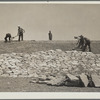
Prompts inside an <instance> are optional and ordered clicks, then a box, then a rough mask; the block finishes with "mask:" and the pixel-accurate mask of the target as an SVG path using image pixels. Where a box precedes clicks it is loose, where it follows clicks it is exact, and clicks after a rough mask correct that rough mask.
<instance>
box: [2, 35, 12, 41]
mask: <svg viewBox="0 0 100 100" xmlns="http://www.w3.org/2000/svg"><path fill="white" fill-rule="evenodd" d="M4 39H5V42H8V41H9V42H10V41H11V34H10V33H7V34H6V36H5V38H4Z"/></svg>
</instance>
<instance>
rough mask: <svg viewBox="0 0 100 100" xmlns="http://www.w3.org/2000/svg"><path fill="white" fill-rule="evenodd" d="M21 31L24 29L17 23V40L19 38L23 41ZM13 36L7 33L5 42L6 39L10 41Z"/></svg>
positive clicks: (23, 31)
mask: <svg viewBox="0 0 100 100" xmlns="http://www.w3.org/2000/svg"><path fill="white" fill-rule="evenodd" d="M23 33H25V30H24V29H23V28H21V27H20V26H19V25H18V33H17V36H18V41H20V40H22V41H23ZM15 37H16V36H15ZM15 37H12V36H11V34H10V33H7V34H6V36H5V38H4V39H5V42H7V41H8V40H7V39H9V41H11V39H14V38H15Z"/></svg>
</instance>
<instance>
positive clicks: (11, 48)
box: [0, 41, 100, 92]
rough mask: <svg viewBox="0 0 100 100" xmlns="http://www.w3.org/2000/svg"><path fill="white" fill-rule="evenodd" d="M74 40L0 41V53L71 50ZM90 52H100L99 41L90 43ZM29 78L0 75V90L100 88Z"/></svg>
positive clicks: (34, 90)
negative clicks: (53, 84)
mask: <svg viewBox="0 0 100 100" xmlns="http://www.w3.org/2000/svg"><path fill="white" fill-rule="evenodd" d="M74 46H75V42H68V41H23V42H17V41H13V42H11V43H4V42H3V41H1V42H0V54H2V53H11V52H16V53H31V52H35V51H46V50H51V49H53V50H55V49H62V50H64V51H67V50H72V48H73V47H74ZM91 48H92V52H93V53H95V54H100V41H99V42H92V43H91ZM30 81H31V78H11V77H0V92H99V91H100V88H84V87H82V88H80V87H67V86H59V87H58V86H48V85H46V84H37V83H30Z"/></svg>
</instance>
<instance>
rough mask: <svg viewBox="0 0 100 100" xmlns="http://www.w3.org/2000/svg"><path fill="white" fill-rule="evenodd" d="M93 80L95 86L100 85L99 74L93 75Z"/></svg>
mask: <svg viewBox="0 0 100 100" xmlns="http://www.w3.org/2000/svg"><path fill="white" fill-rule="evenodd" d="M91 78H92V81H93V83H94V85H95V87H100V78H99V76H98V75H96V74H95V75H91Z"/></svg>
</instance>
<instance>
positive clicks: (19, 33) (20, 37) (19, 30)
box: [18, 26, 25, 41]
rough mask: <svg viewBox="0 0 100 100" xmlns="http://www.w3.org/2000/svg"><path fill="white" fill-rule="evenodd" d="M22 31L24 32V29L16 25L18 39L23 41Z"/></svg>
mask: <svg viewBox="0 0 100 100" xmlns="http://www.w3.org/2000/svg"><path fill="white" fill-rule="evenodd" d="M23 33H25V30H24V29H22V28H21V27H20V26H18V36H19V38H18V41H20V40H22V41H23Z"/></svg>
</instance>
